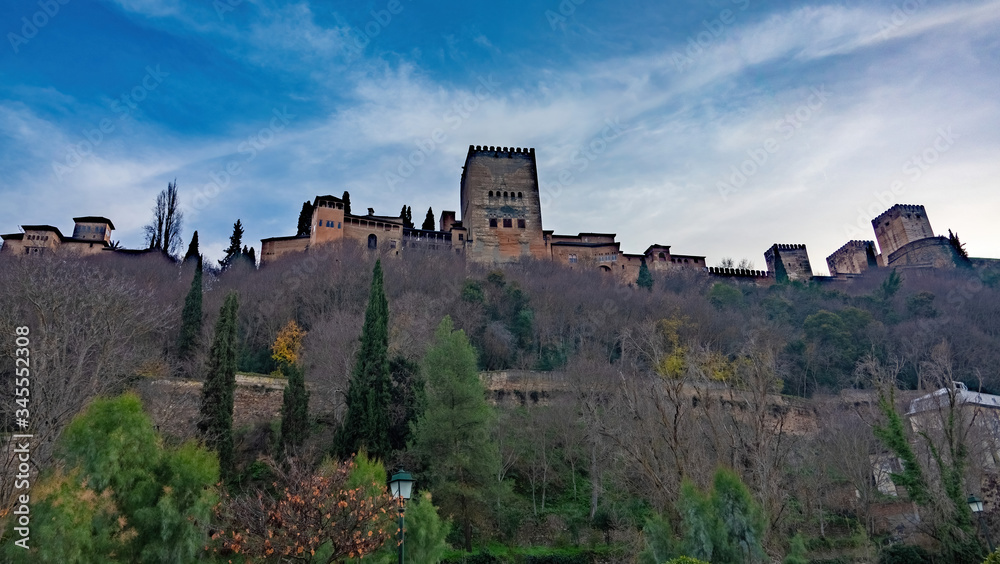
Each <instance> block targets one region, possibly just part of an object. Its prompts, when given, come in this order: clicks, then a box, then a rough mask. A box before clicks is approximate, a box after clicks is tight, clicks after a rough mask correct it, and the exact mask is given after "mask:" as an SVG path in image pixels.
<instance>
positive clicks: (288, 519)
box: [216, 460, 395, 564]
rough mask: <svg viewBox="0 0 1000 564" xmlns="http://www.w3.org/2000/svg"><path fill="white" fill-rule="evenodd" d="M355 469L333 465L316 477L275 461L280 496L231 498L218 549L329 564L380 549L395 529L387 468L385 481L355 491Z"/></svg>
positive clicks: (350, 464) (294, 465)
mask: <svg viewBox="0 0 1000 564" xmlns="http://www.w3.org/2000/svg"><path fill="white" fill-rule="evenodd" d="M354 468H355V464H354V463H353V462H347V463H336V462H332V463H330V464H327V465H324V467H321V469H320V471H319V472H315V473H314V472H312V471H310V470H309V468H308V467H306V466H303V465H302V464H301V463H299V462H298V461H295V460H293V461H291V462H290V463H289V467H288V469H287V470H284V469H282V468H281V467H279V466H278V465H276V464H274V463H273V462H272V463H271V470H272V471H273V472H274V473H275V474H276V475H277V476H278V478H279V481H278V482H277V483H279V484H281V486H280V489H279V491H278V495H277V497H272V496H271V495H269V494H268V493H266V492H263V491H258V492H251V493H250V494H248V495H244V496H241V497H236V498H229V499H227V500H226V501H225V503H224V504H223V514H222V515H221V516H220V517H221V520H222V522H223V527H222V528H221V530H220V531H219V533H217V535H216V539H217V540H218V541H219V544H220V545H221V547H220V548H219V549H217V550H218V551H219V552H221V553H223V554H226V553H228V554H242V555H245V556H248V557H251V558H267V559H273V558H275V557H278V558H279V559H280V560H281V561H282V562H284V561H302V562H325V563H327V564H330V563H333V562H344V561H346V560H347V559H348V558H364V557H365V556H367V555H369V554H371V553H372V552H374V551H376V550H378V549H379V548H380V547H382V545H383V544H385V542H386V541H387V540H389V539H390V538H391V536H392V533H393V532H394V530H395V528H394V527H392V526H391V522H392V521H391V520H390V519H386V516H387V513H388V512H389V511H391V510H392V509H394V506H395V500H394V499H393V498H392V497H391V496H390V495H389V493H388V492H387V491H386V489H385V482H384V479H385V478H384V476H385V471H384V469H383V471H382V480H383V481H382V482H381V483H378V484H372V483H364V484H359V485H355V486H353V487H352V485H351V484H350V482H351V479H352V477H353V476H354V475H355V473H354ZM373 492H377V493H374V494H373Z"/></svg>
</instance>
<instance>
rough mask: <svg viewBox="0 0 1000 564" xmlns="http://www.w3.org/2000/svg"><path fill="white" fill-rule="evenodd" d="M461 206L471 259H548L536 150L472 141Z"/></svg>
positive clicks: (466, 161) (464, 175) (498, 260)
mask: <svg viewBox="0 0 1000 564" xmlns="http://www.w3.org/2000/svg"><path fill="white" fill-rule="evenodd" d="M461 207H462V227H464V228H465V229H467V230H468V241H467V243H466V251H467V252H466V255H467V256H468V257H469V258H470V259H472V260H474V261H477V262H492V263H502V262H510V261H514V260H517V259H519V258H522V257H534V258H546V246H545V238H544V235H543V233H542V211H541V202H540V197H539V193H538V170H537V167H536V165H535V150H534V149H527V148H525V149H522V148H520V147H494V146H480V145H470V146H469V154H468V156H467V157H466V159H465V167H464V168H463V170H462V186H461Z"/></svg>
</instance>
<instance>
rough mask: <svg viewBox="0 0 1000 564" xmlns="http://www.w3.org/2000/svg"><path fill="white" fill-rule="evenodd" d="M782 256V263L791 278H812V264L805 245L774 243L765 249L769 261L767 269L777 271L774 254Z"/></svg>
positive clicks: (766, 258)
mask: <svg viewBox="0 0 1000 564" xmlns="http://www.w3.org/2000/svg"><path fill="white" fill-rule="evenodd" d="M776 252H777V255H778V256H779V257H781V264H782V265H784V267H785V272H786V273H788V279H789V280H809V279H810V278H812V275H813V273H812V266H811V265H810V264H809V253H807V252H806V246H805V245H784V244H777V243H776V244H774V245H771V248H770V249H768V250H766V251H764V260H765V261H767V270H768V271H769V272H776V270H775V260H774V255H775V253H776Z"/></svg>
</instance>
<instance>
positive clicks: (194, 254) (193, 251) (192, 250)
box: [184, 231, 201, 270]
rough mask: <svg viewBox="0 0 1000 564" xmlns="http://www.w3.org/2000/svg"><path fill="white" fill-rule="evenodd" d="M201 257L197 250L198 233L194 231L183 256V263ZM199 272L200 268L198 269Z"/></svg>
mask: <svg viewBox="0 0 1000 564" xmlns="http://www.w3.org/2000/svg"><path fill="white" fill-rule="evenodd" d="M200 256H201V252H200V251H199V250H198V232H197V231H195V232H194V235H192V236H191V243H190V244H189V245H188V250H187V253H185V254H184V262H187V261H188V260H189V259H195V258H198V257H200ZM199 270H201V268H200V267H199Z"/></svg>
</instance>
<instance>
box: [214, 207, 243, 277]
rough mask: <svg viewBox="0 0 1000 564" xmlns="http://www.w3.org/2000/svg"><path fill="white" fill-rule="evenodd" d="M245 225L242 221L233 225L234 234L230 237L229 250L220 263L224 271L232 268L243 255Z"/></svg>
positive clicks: (237, 221)
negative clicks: (234, 262)
mask: <svg viewBox="0 0 1000 564" xmlns="http://www.w3.org/2000/svg"><path fill="white" fill-rule="evenodd" d="M242 244H243V223H241V222H240V220H238V219H237V220H236V223H234V224H233V234H232V235H230V236H229V248H228V249H226V256H225V258H223V259H222V260H220V261H219V266H220V267H222V270H226V269H227V268H229V267H230V266H232V264H233V261H235V260H236V259H237V258H238V257H240V256H241V255H242V254H243V247H242Z"/></svg>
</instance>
